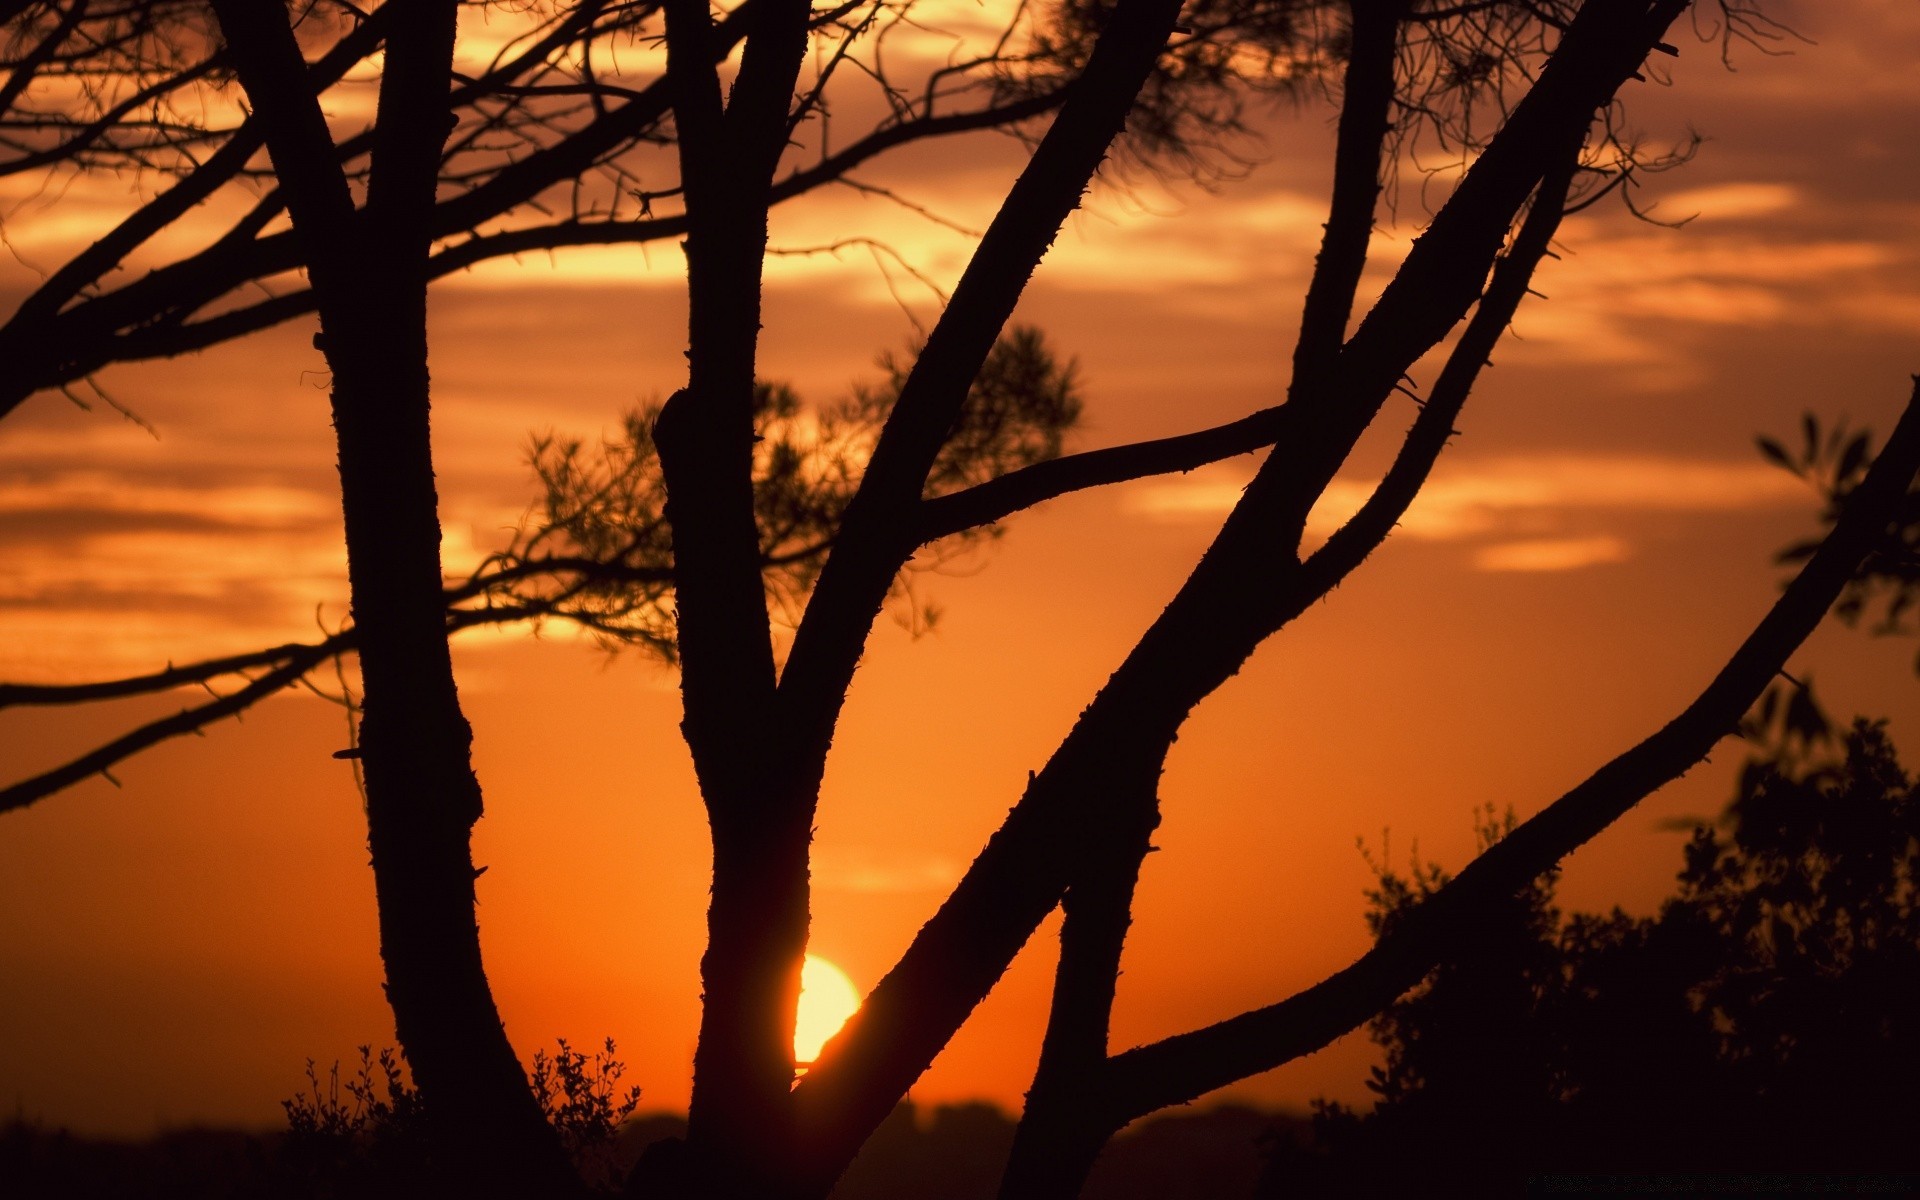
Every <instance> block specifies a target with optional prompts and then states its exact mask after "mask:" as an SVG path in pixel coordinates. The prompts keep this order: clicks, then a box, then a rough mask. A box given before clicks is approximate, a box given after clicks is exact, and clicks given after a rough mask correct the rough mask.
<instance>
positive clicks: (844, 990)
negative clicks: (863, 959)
mask: <svg viewBox="0 0 1920 1200" xmlns="http://www.w3.org/2000/svg"><path fill="white" fill-rule="evenodd" d="M859 1007H860V990H859V989H858V988H856V987H854V986H853V980H851V979H849V978H847V973H846V972H845V971H842V970H841V969H840V968H839V967H836V966H834V965H833V964H832V963H830V962H828V961H827V960H826V959H824V958H821V957H819V956H817V955H813V954H809V955H807V961H806V962H805V963H803V964H801V967H800V1010H799V1012H798V1013H797V1014H796V1015H795V1020H794V1025H793V1060H794V1061H795V1062H797V1063H799V1064H800V1065H801V1066H805V1065H807V1064H808V1063H811V1062H812V1061H813V1060H814V1059H816V1058H818V1057H819V1056H820V1047H822V1046H824V1045H826V1044H827V1039H828V1038H830V1037H832V1036H833V1035H834V1034H836V1033H839V1032H840V1027H841V1026H842V1025H845V1024H846V1023H847V1018H848V1017H851V1016H852V1015H853V1014H854V1010H856V1009H858V1008H859Z"/></svg>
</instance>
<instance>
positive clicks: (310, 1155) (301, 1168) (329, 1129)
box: [280, 1046, 428, 1195]
mask: <svg viewBox="0 0 1920 1200" xmlns="http://www.w3.org/2000/svg"><path fill="white" fill-rule="evenodd" d="M359 1052H360V1062H359V1065H358V1067H356V1068H354V1069H353V1071H352V1073H351V1074H350V1075H349V1076H348V1077H347V1078H346V1079H345V1080H342V1079H341V1076H340V1064H339V1063H338V1062H337V1061H336V1062H335V1063H334V1064H333V1066H331V1067H329V1068H328V1069H327V1082H326V1084H325V1085H324V1087H323V1086H322V1084H321V1082H320V1077H319V1074H318V1072H317V1071H316V1070H315V1068H314V1062H313V1060H312V1059H308V1060H307V1091H306V1092H305V1093H304V1094H295V1095H294V1096H292V1097H291V1098H289V1099H286V1100H283V1101H281V1102H280V1106H281V1107H282V1108H284V1109H285V1110H286V1114H287V1137H286V1141H285V1142H284V1143H283V1144H282V1156H283V1159H284V1161H285V1162H286V1164H287V1165H288V1167H289V1168H290V1169H291V1170H292V1172H293V1174H294V1175H295V1177H296V1179H299V1180H302V1181H305V1182H307V1183H308V1184H310V1185H313V1186H316V1187H318V1188H319V1189H320V1191H321V1192H322V1194H328V1193H329V1192H330V1191H331V1189H333V1188H340V1189H342V1191H341V1193H340V1194H343V1195H344V1194H349V1190H350V1189H359V1188H368V1187H377V1186H393V1187H398V1186H402V1185H404V1184H406V1183H409V1182H411V1181H413V1180H415V1179H417V1178H419V1177H420V1176H421V1175H422V1173H423V1172H424V1171H425V1170H426V1169H428V1161H427V1138H426V1136H425V1127H424V1121H425V1117H424V1115H423V1112H422V1110H421V1106H420V1094H419V1093H418V1092H417V1091H415V1090H414V1088H413V1086H412V1083H411V1082H410V1081H409V1080H408V1078H407V1073H406V1067H405V1065H404V1063H403V1062H402V1059H401V1055H400V1052H399V1051H398V1050H395V1049H393V1048H392V1047H387V1048H385V1049H382V1050H381V1051H380V1053H379V1054H378V1055H375V1054H374V1053H373V1050H372V1047H370V1046H361V1047H359ZM343 1093H344V1094H343Z"/></svg>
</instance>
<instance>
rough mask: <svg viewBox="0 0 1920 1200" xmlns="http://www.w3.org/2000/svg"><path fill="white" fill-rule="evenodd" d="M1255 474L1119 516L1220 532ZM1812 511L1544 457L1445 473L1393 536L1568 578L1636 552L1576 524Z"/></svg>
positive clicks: (1351, 499) (1770, 497)
mask: <svg viewBox="0 0 1920 1200" xmlns="http://www.w3.org/2000/svg"><path fill="white" fill-rule="evenodd" d="M1250 478H1251V475H1250V473H1249V472H1248V471H1247V470H1246V469H1245V468H1242V467H1227V466H1214V467H1208V468H1203V469H1202V470H1198V471H1194V472H1192V473H1190V474H1188V475H1185V476H1182V477H1179V478H1176V479H1165V480H1154V481H1150V482H1142V483H1137V484H1134V485H1131V486H1130V487H1128V488H1126V489H1124V490H1123V491H1122V492H1121V497H1122V498H1121V501H1120V503H1121V507H1122V509H1123V510H1124V511H1126V512H1128V513H1131V514H1133V515H1135V516H1137V517H1141V518H1144V519H1147V520H1152V521H1162V522H1181V521H1198V520H1206V521H1218V520H1219V519H1221V518H1222V517H1224V516H1225V515H1226V513H1227V511H1228V510H1229V509H1230V508H1232V507H1233V505H1234V504H1235V503H1237V502H1238V501H1239V499H1240V495H1241V493H1242V492H1243V491H1244V490H1245V488H1246V485H1247V482H1248V480H1249V479H1250ZM1378 482H1379V481H1378V480H1376V479H1355V478H1340V479H1336V480H1334V482H1333V483H1332V485H1331V486H1329V487H1328V489H1327V490H1326V492H1325V493H1324V494H1323V496H1322V497H1321V500H1320V503H1319V504H1318V505H1316V506H1315V508H1314V510H1313V513H1312V515H1311V517H1310V518H1309V519H1308V523H1307V529H1308V532H1309V533H1310V534H1312V535H1313V536H1316V537H1325V536H1326V535H1328V534H1330V533H1332V532H1333V531H1334V530H1335V529H1338V528H1339V527H1340V525H1341V524H1343V523H1344V522H1345V521H1346V520H1347V519H1348V518H1349V517H1351V516H1352V515H1353V514H1354V513H1355V512H1357V511H1359V508H1360V506H1361V505H1362V504H1363V503H1365V501H1366V499H1367V497H1368V496H1370V495H1372V494H1373V490H1374V488H1375V487H1376V486H1377V485H1378ZM1808 503H1809V496H1808V493H1807V490H1806V487H1805V486H1804V485H1803V484H1802V483H1800V482H1799V481H1798V480H1796V479H1794V478H1792V477H1791V476H1789V475H1787V474H1786V473H1785V472H1783V471H1780V470H1778V469H1776V468H1773V467H1769V466H1766V465H1764V464H1760V463H1752V464H1745V463H1724V462H1713V461H1706V460H1697V459H1685V458H1673V457H1660V456H1653V455H1578V454H1566V453H1558V454H1543V455H1526V456H1511V457H1505V458H1493V459H1485V460H1480V461H1471V462H1466V463H1461V464H1459V465H1458V466H1457V467H1453V468H1449V467H1448V466H1447V465H1445V464H1443V466H1442V468H1441V470H1440V471H1439V472H1438V473H1437V475H1436V477H1435V478H1434V479H1432V480H1431V481H1430V482H1429V483H1428V484H1427V486H1426V487H1425V488H1424V489H1422V491H1421V493H1420V496H1419V498H1418V499H1416V500H1415V501H1414V503H1413V506H1412V507H1411V508H1410V509H1408V511H1407V514H1406V516H1405V517H1404V518H1402V520H1401V522H1400V524H1399V526H1398V527H1397V529H1396V531H1395V532H1396V536H1399V537H1406V538H1415V539H1418V540H1421V541H1430V542H1474V543H1481V544H1480V545H1479V546H1478V548H1477V549H1475V551H1474V553H1473V559H1472V562H1473V565H1474V566H1475V567H1476V568H1477V569H1479V570H1483V571H1567V570H1574V569H1577V568H1580V567H1589V566H1597V565H1601V564H1605V563H1615V562H1623V561H1625V560H1626V559H1627V558H1629V557H1631V554H1632V546H1631V545H1630V544H1629V543H1628V542H1627V541H1626V540H1625V539H1623V538H1622V537H1620V536H1619V535H1617V534H1614V533H1582V534H1579V535H1565V536H1561V535H1556V534H1555V532H1554V531H1555V529H1556V528H1557V527H1559V526H1561V525H1564V524H1566V523H1567V522H1569V521H1571V520H1573V519H1575V518H1576V517H1579V516H1587V517H1592V516H1594V515H1599V516H1602V517H1606V516H1613V517H1616V518H1617V517H1619V516H1621V515H1624V514H1633V513H1640V514H1645V513H1670V514H1704V513H1733V512H1749V511H1756V510H1765V509H1776V508H1790V507H1793V506H1795V505H1800V506H1805V505H1807V504H1808Z"/></svg>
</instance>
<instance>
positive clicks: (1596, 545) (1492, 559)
mask: <svg viewBox="0 0 1920 1200" xmlns="http://www.w3.org/2000/svg"><path fill="white" fill-rule="evenodd" d="M1630 555H1631V547H1629V546H1628V545H1627V543H1626V542H1625V541H1623V540H1621V539H1620V538H1617V537H1614V536H1612V535H1610V534H1601V535H1599V536H1597V537H1571V538H1527V539H1524V540H1522V541H1517V542H1498V543H1495V544H1494V545H1491V546H1482V547H1481V548H1480V549H1478V550H1476V551H1475V552H1474V555H1473V565H1474V566H1476V567H1478V568H1479V569H1481V570H1482V571H1575V570H1578V569H1580V568H1581V567H1597V566H1601V565H1604V564H1606V563H1617V562H1625V561H1626V560H1627V559H1628V557H1630Z"/></svg>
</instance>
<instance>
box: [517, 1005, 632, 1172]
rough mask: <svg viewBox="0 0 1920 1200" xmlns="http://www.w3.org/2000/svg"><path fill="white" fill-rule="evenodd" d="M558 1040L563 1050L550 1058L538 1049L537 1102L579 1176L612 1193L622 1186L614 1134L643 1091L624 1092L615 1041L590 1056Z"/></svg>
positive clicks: (533, 1079)
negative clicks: (619, 1185)
mask: <svg viewBox="0 0 1920 1200" xmlns="http://www.w3.org/2000/svg"><path fill="white" fill-rule="evenodd" d="M557 1041H558V1044H559V1049H558V1050H557V1051H555V1052H554V1054H553V1056H552V1057H551V1058H549V1057H548V1056H547V1053H546V1052H545V1051H544V1050H536V1051H534V1054H533V1070H532V1072H531V1073H530V1078H529V1082H530V1083H532V1085H533V1094H534V1098H535V1099H537V1100H538V1101H539V1102H540V1109H541V1111H542V1112H544V1113H546V1115H547V1123H548V1124H550V1125H552V1126H553V1127H554V1129H555V1130H557V1131H558V1132H559V1134H560V1144H561V1146H563V1147H564V1148H565V1149H566V1151H567V1154H568V1155H569V1156H570V1157H571V1158H572V1159H573V1164H574V1166H575V1168H577V1169H578V1170H579V1172H580V1176H581V1178H582V1179H584V1180H585V1181H586V1182H587V1183H588V1184H589V1185H590V1186H594V1187H605V1188H608V1189H611V1188H613V1187H614V1186H615V1185H617V1184H618V1182H619V1179H618V1177H617V1176H616V1174H615V1172H616V1171H617V1170H618V1168H619V1164H618V1163H617V1162H616V1161H615V1160H614V1136H615V1135H616V1134H618V1133H619V1131H620V1124H621V1122H623V1121H625V1120H626V1119H627V1118H628V1117H631V1116H632V1115H633V1110H634V1109H635V1108H636V1107H638V1106H639V1104H640V1089H639V1087H637V1086H633V1087H628V1088H627V1089H626V1090H625V1091H622V1090H621V1089H620V1078H621V1076H623V1075H624V1074H626V1070H627V1066H626V1064H625V1063H623V1062H621V1061H620V1060H619V1059H618V1058H617V1057H615V1049H614V1044H613V1039H612V1038H608V1039H607V1040H606V1041H605V1042H604V1043H602V1045H601V1048H600V1049H598V1050H596V1051H594V1052H593V1054H592V1055H591V1056H589V1055H587V1054H583V1053H581V1052H580V1051H578V1050H575V1049H574V1048H573V1047H571V1046H569V1045H568V1044H567V1039H565V1038H559V1039H557Z"/></svg>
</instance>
